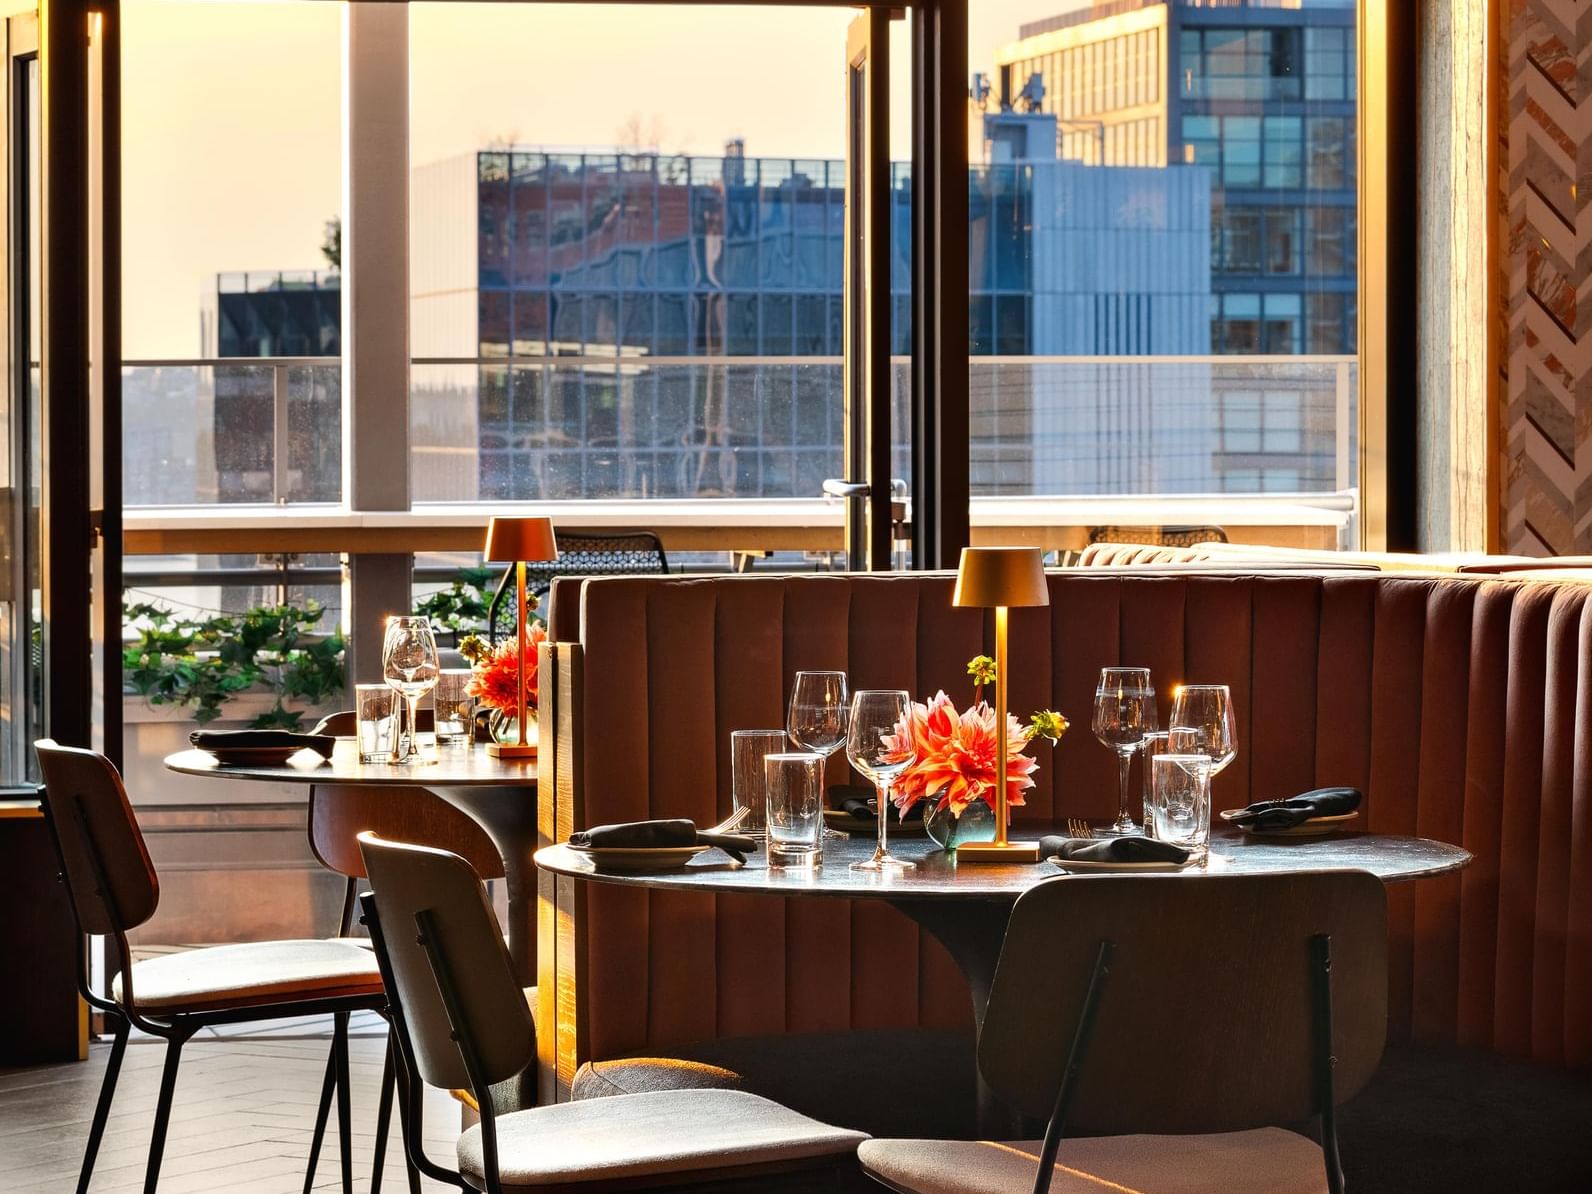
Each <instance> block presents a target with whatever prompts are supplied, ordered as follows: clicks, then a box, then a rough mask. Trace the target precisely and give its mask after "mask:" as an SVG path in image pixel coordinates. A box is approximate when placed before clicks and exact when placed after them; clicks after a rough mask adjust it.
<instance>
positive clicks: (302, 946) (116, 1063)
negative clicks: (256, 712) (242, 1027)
mask: <svg viewBox="0 0 1592 1194" xmlns="http://www.w3.org/2000/svg"><path fill="white" fill-rule="evenodd" d="M34 749H35V750H36V751H37V752H38V757H39V767H40V770H41V771H42V772H43V775H44V785H45V786H44V799H43V807H44V812H45V817H46V819H47V821H48V823H49V827H50V832H51V835H52V837H53V839H54V841H55V845H56V848H57V850H58V851H59V854H60V862H61V873H62V877H63V878H64V880H65V883H66V889H67V894H68V896H69V897H70V900H71V905H72V914H73V918H74V920H75V921H76V926H77V931H78V933H79V934H80V935H82V936H83V937H85V938H87V937H91V936H92V937H103V938H104V939H105V943H106V969H107V972H108V973H109V975H110V976H111V980H112V981H111V992H110V998H108V999H107V998H105V997H104V996H102V995H100V994H98V993H96V992H95V991H93V990H92V989H91V988H90V986H89V981H88V973H87V961H86V959H87V957H88V950H87V948H86V942H85V947H84V948H83V949H81V950H79V951H78V957H79V972H78V989H79V993H80V994H81V995H82V997H83V999H84V1001H85V1002H87V1003H88V1004H89V1006H90V1007H93V1008H95V1009H97V1010H98V1011H101V1012H103V1013H104V1014H105V1016H106V1018H107V1019H108V1020H109V1021H110V1022H111V1023H112V1024H113V1025H114V1028H113V1036H112V1043H111V1054H110V1058H109V1062H108V1064H107V1066H106V1069H105V1079H104V1083H103V1084H102V1086H101V1087H100V1096H99V1102H98V1104H97V1105H96V1107H95V1109H94V1119H93V1121H92V1124H91V1125H90V1128H89V1137H88V1147H87V1149H86V1151H85V1152H84V1155H83V1166H82V1171H81V1174H80V1176H79V1179H78V1186H77V1188H78V1191H79V1194H83V1191H86V1190H87V1189H88V1186H89V1181H90V1179H91V1178H92V1176H93V1173H94V1160H95V1157H96V1156H97V1155H98V1152H99V1146H100V1141H101V1139H102V1137H103V1136H104V1133H105V1123H106V1120H107V1118H108V1116H109V1114H110V1108H111V1101H112V1098H113V1097H114V1095H115V1092H116V1079H117V1076H118V1075H119V1073H120V1072H121V1065H122V1057H123V1055H124V1054H125V1053H126V1051H127V1039H128V1036H129V1035H130V1034H131V1032H132V1030H133V1029H134V1028H137V1029H138V1030H139V1031H141V1032H145V1033H148V1034H150V1035H151V1036H156V1037H160V1038H161V1039H162V1040H164V1041H165V1042H166V1061H165V1068H164V1070H163V1071H162V1074H161V1080H160V1094H159V1098H158V1101H157V1102H156V1104H155V1123H154V1131H153V1134H152V1136H151V1139H150V1145H149V1163H148V1166H147V1169H146V1171H145V1178H144V1189H145V1191H146V1194H153V1192H154V1190H155V1188H156V1182H157V1180H158V1179H159V1176H160V1164H161V1157H162V1154H163V1152H164V1149H165V1143H166V1129H167V1125H168V1123H169V1121H170V1117H171V1105H172V1097H173V1095H174V1093H175V1091H176V1085H177V1064H178V1062H179V1060H180V1059H181V1056H182V1048H183V1045H184V1044H186V1043H187V1041H188V1040H189V1038H190V1037H192V1036H193V1035H194V1033H196V1032H198V1031H199V1030H200V1029H202V1028H205V1027H208V1026H210V1025H213V1024H237V1023H248V1022H254V1021H263V1020H278V1019H283V1018H286V1017H293V1016H315V1015H331V1016H333V1017H335V1024H336V1030H335V1032H334V1034H333V1039H332V1066H333V1067H334V1068H335V1072H336V1087H337V1091H338V1096H339V1097H338V1121H339V1123H338V1126H339V1136H340V1139H341V1142H342V1148H343V1154H342V1179H343V1181H342V1185H343V1190H344V1191H345V1194H347V1192H349V1191H351V1190H352V1189H353V1170H352V1162H351V1159H350V1153H349V1145H350V1140H351V1129H350V1124H349V1112H350V1108H349V1065H348V1027H347V1026H348V1016H349V1014H350V1013H352V1012H356V1011H380V1010H381V1009H382V1008H384V1007H385V1006H386V996H385V994H384V992H383V990H382V985H381V974H380V970H379V968H378V967H377V965H376V961H375V958H374V957H373V956H372V954H371V951H370V950H369V949H365V948H362V947H361V946H360V945H358V944H357V943H355V942H353V941H342V940H333V941H261V942H250V943H246V944H238V945H216V946H209V947H206V948H201V949H191V950H185V951H183V952H181V953H174V954H169V955H166V956H163V957H156V958H148V959H145V960H143V961H139V962H135V961H133V956H132V949H131V946H130V945H129V944H128V940H127V934H128V933H129V932H131V931H132V930H134V929H136V928H137V927H138V926H139V925H142V924H145V923H146V922H148V921H149V919H150V918H151V917H153V916H154V915H155V910H156V907H157V906H158V904H159V902H160V880H159V878H158V876H157V875H156V874H155V868H154V865H153V864H152V863H151V861H150V858H149V850H148V848H147V847H146V845H145V844H144V836H143V834H142V832H140V830H139V828H138V822H137V820H136V819H135V818H134V816H133V810H132V805H131V804H130V803H129V801H128V799H127V791H126V789H125V788H124V787H123V786H122V780H121V776H120V775H118V774H117V772H116V768H115V767H113V766H112V765H111V762H110V760H109V759H107V758H105V756H104V755H101V754H97V753H96V752H94V751H91V750H81V749H78V748H76V747H70V746H60V745H57V744H56V743H55V742H53V741H51V740H50V739H48V738H46V739H41V740H40V741H38V742H35V743H34ZM324 1122H325V1121H324V1117H323V1118H322V1125H323V1126H324ZM313 1179H314V1160H313V1157H312V1159H311V1160H310V1162H309V1172H308V1174H307V1176H306V1178H305V1188H306V1189H308V1188H309V1187H310V1186H311V1185H312V1184H313Z"/></svg>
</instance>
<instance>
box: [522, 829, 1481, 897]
mask: <svg viewBox="0 0 1592 1194" xmlns="http://www.w3.org/2000/svg"><path fill="white" fill-rule="evenodd" d="M1013 836H1014V837H1016V838H1018V839H1022V840H1033V838H1035V837H1037V836H1038V834H1037V833H1025V832H1022V831H1021V830H1020V829H1019V831H1017V832H1016V833H1014V835H1013ZM890 852H891V853H892V854H895V855H898V856H899V857H901V858H906V859H911V860H912V861H914V862H916V863H917V864H918V865H917V867H916V869H914V870H910V871H900V872H893V873H892V872H886V873H884V874H882V875H881V874H876V873H873V872H869V871H854V870H852V869H851V865H850V864H851V863H853V862H858V861H861V860H863V859H865V858H868V857H870V856H871V855H872V853H873V838H872V836H871V835H866V836H854V837H850V838H847V839H845V840H843V841H839V840H826V841H825V842H824V864H823V865H822V866H820V867H818V868H816V869H815V870H813V871H809V872H803V871H791V870H770V869H769V868H768V866H767V864H766V862H765V860H764V858H763V856H762V855H761V854H755V855H752V856H751V857H749V858H748V860H747V863H746V865H745V866H740V865H737V864H736V863H735V862H733V861H732V860H731V859H730V858H729V857H728V856H727V855H725V854H722V853H720V852H719V851H718V850H709V851H707V852H705V853H703V854H699V855H697V856H696V858H694V859H693V860H692V861H691V862H690V863H689V864H688V865H687V866H685V867H683V868H681V869H679V870H673V871H660V872H654V873H650V874H639V875H636V874H622V873H616V872H604V871H599V870H597V869H596V867H595V866H594V865H593V863H592V861H591V859H590V858H588V857H586V856H585V855H583V854H581V853H579V852H577V851H574V850H571V849H570V848H569V847H568V846H563V845H558V846H547V847H545V848H543V849H541V850H538V851H537V852H536V865H537V866H538V867H541V868H542V869H544V870H548V871H552V872H554V873H556V874H560V875H568V876H571V877H573V878H578V879H589V880H591V881H593V882H598V883H614V884H619V885H622V886H628V887H645V888H653V889H657V890H678V891H709V892H729V891H741V892H757V893H763V894H773V895H808V896H835V897H841V898H845V899H865V898H870V897H871V898H876V899H889V900H912V899H935V898H946V897H960V898H964V899H990V900H1012V899H1015V898H1016V897H1017V896H1018V895H1019V894H1021V893H1022V892H1023V891H1026V890H1027V889H1028V888H1030V887H1032V886H1033V885H1034V884H1036V883H1038V882H1040V881H1042V880H1045V879H1051V878H1054V877H1056V876H1057V875H1060V874H1062V873H1063V872H1062V871H1061V869H1060V868H1058V867H1057V866H1056V865H1055V864H1054V863H1051V862H1040V863H1015V864H1005V863H999V864H992V863H964V864H962V865H958V864H957V863H956V862H955V861H954V859H953V858H952V856H950V855H948V854H946V853H944V852H943V851H941V850H940V849H939V848H938V847H936V846H935V845H934V844H933V843H932V842H929V841H927V840H925V839H923V838H916V839H914V838H903V839H902V840H900V841H892V842H891V843H890ZM1470 858H1471V856H1470V852H1469V851H1468V850H1463V849H1461V848H1460V847H1458V846H1450V845H1448V844H1446V843H1444V842H1436V841H1431V840H1429V839H1427V838H1419V837H1396V836H1392V835H1388V834H1375V833H1338V834H1332V835H1330V836H1327V837H1267V838H1254V837H1247V836H1244V835H1242V834H1239V833H1238V832H1237V831H1235V830H1231V829H1220V830H1213V831H1212V834H1211V857H1210V861H1209V862H1208V863H1207V864H1206V865H1204V866H1200V867H1188V868H1186V869H1184V870H1182V871H1179V872H1176V873H1175V874H1173V875H1169V876H1168V877H1170V878H1184V877H1188V876H1193V875H1202V874H1211V875H1214V874H1240V875H1242V874H1276V873H1280V872H1282V873H1285V872H1290V871H1312V870H1364V871H1370V872H1371V873H1372V874H1373V875H1376V876H1377V877H1378V878H1380V879H1382V880H1383V881H1384V882H1387V883H1397V882H1402V881H1406V880H1412V879H1422V878H1426V877H1427V876H1431V875H1440V874H1443V873H1445V872H1448V871H1455V870H1458V869H1459V868H1461V867H1463V866H1464V865H1465V864H1466V863H1468V862H1469V861H1470Z"/></svg>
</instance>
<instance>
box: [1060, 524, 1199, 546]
mask: <svg viewBox="0 0 1592 1194" xmlns="http://www.w3.org/2000/svg"><path fill="white" fill-rule="evenodd" d="M1089 542H1090V543H1154V544H1158V545H1160V546H1162V547H1193V546H1194V545H1195V544H1196V543H1226V542H1227V532H1226V531H1224V530H1222V528H1221V527H1217V526H1185V527H1117V526H1100V527H1090V528H1089Z"/></svg>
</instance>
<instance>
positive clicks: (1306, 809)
mask: <svg viewBox="0 0 1592 1194" xmlns="http://www.w3.org/2000/svg"><path fill="white" fill-rule="evenodd" d="M1359 807H1360V790H1359V789H1358V788H1317V789H1315V790H1314V791H1312V792H1301V793H1300V794H1299V795H1298V796H1295V797H1293V798H1292V799H1290V800H1257V801H1256V802H1255V803H1254V804H1252V805H1250V806H1249V807H1248V808H1246V809H1242V810H1241V811H1239V812H1236V813H1234V814H1233V815H1232V816H1231V817H1228V818H1227V820H1228V821H1229V822H1230V823H1231V824H1233V825H1241V826H1243V827H1244V828H1246V829H1291V828H1292V827H1293V826H1295V825H1303V824H1304V823H1305V822H1306V821H1309V820H1311V819H1312V818H1314V817H1337V816H1341V815H1343V814H1344V813H1352V812H1353V811H1354V810H1355V809H1357V808H1359Z"/></svg>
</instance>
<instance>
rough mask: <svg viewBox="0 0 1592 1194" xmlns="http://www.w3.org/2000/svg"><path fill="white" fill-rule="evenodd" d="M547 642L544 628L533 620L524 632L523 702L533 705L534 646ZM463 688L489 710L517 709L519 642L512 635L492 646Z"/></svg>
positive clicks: (534, 688)
mask: <svg viewBox="0 0 1592 1194" xmlns="http://www.w3.org/2000/svg"><path fill="white" fill-rule="evenodd" d="M545 641H547V628H546V627H545V626H543V625H542V624H541V623H540V622H533V623H532V624H531V626H530V628H529V629H528V630H527V631H526V633H525V642H526V646H527V648H528V649H529V653H530V657H531V658H530V673H529V675H527V676H526V678H525V703H526V706H527V707H528V708H531V709H534V708H536V647H537V645H538V644H539V643H543V642H545ZM466 691H467V692H468V693H469V694H470V695H471V696H473V697H474V698H475V699H476V700H478V701H480V702H481V704H483V705H485V706H486V707H487V708H489V709H497V710H499V711H501V712H504V713H514V712H516V711H518V709H519V705H520V645H519V642H518V640H517V639H515V638H511V639H508V640H506V641H505V642H501V643H499V644H498V645H497V646H496V647H494V648H493V649H492V651H491V653H490V654H488V655H487V656H486V658H485V659H483V660H481V662H479V663H477V664H476V665H475V667H474V668H473V669H472V673H471V676H470V686H469V688H468V689H466Z"/></svg>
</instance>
